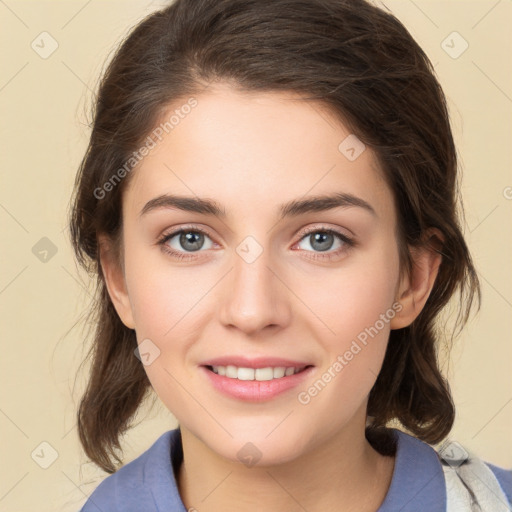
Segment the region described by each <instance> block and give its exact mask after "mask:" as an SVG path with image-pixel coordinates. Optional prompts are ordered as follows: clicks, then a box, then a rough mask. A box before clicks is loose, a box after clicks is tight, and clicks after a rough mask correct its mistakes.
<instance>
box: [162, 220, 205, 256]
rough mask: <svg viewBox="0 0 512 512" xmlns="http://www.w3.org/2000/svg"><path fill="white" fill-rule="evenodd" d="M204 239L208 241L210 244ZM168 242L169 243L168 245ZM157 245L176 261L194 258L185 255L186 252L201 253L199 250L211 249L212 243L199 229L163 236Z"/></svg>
mask: <svg viewBox="0 0 512 512" xmlns="http://www.w3.org/2000/svg"><path fill="white" fill-rule="evenodd" d="M205 239H208V240H210V244H208V243H206V247H205ZM168 242H170V243H168ZM158 244H160V245H162V248H163V250H164V251H165V252H167V253H169V254H171V255H172V256H173V257H176V258H178V259H184V258H185V259H187V258H194V255H193V254H190V255H187V252H191V253H194V252H201V251H200V250H201V249H211V248H212V246H213V243H212V242H211V239H210V237H209V236H208V234H207V233H206V232H205V231H203V230H201V229H197V228H194V229H186V228H185V229H183V228H181V229H180V230H177V231H174V232H172V233H168V234H166V235H164V236H163V237H162V238H161V239H160V240H159V241H158Z"/></svg>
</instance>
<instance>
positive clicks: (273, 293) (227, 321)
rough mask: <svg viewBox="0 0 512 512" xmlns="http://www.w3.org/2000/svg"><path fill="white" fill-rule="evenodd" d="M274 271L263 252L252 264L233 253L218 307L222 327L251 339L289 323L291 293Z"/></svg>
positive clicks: (266, 252) (274, 266) (278, 272)
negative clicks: (261, 332) (259, 333)
mask: <svg viewBox="0 0 512 512" xmlns="http://www.w3.org/2000/svg"><path fill="white" fill-rule="evenodd" d="M278 269H279V267H278V266H276V265H275V264H274V265H273V264H272V261H271V259H270V257H269V254H268V251H266V250H263V252H262V253H261V254H260V255H259V256H258V257H257V258H256V259H255V260H254V261H251V258H246V256H245V254H244V253H243V252H240V253H238V252H237V251H234V252H233V268H232V270H231V272H230V275H229V276H227V279H226V280H225V283H224V289H223V296H222V298H221V306H220V319H221V322H222V323H223V324H224V326H226V327H229V326H231V328H237V329H239V330H240V331H242V332H244V333H245V334H247V335H254V334H256V333H258V332H259V331H261V330H263V329H265V328H267V329H269V328H271V327H272V329H273V330H276V329H279V328H283V327H285V326H286V325H287V324H288V323H289V321H290V317H291V311H290V304H289V299H290V294H291V292H290V291H289V289H288V288H287V286H286V285H285V282H286V278H285V276H284V275H280V271H279V270H278Z"/></svg>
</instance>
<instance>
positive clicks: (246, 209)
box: [100, 84, 440, 512]
mask: <svg viewBox="0 0 512 512" xmlns="http://www.w3.org/2000/svg"><path fill="white" fill-rule="evenodd" d="M196 98H197V101H198V105H197V106H196V107H195V108H193V109H192V111H191V113H190V114H188V115H187V116H186V117H184V119H182V120H181V121H180V123H179V125H177V126H176V127H175V128H174V129H173V130H172V131H171V132H170V133H169V134H167V135H165V136H164V138H163V140H162V141H161V142H160V143H159V144H158V146H157V147H156V148H155V149H153V150H152V151H151V153H150V154H149V155H148V156H147V157H145V158H144V159H143V161H142V162H141V164H140V165H139V167H138V168H137V169H136V170H135V171H133V172H134V173H135V174H134V176H132V178H133V179H132V180H131V181H130V183H129V186H128V188H127V189H126V190H125V192H124V195H123V230H124V231H123V243H124V252H123V256H124V269H123V268H122V266H121V265H119V264H118V262H116V261H115V260H114V258H113V257H112V256H111V254H112V252H111V251H109V240H108V239H107V238H106V237H101V239H100V240H101V244H102V256H101V262H102V267H103V271H104V274H105V276H106V281H107V287H108V291H109V294H110V296H111V298H112V301H113V303H114V306H115V308H116V310H117V312H118V314H119V316H120V318H121V319H122V321H123V323H124V324H125V325H126V326H128V327H129V328H132V329H135V330H136V333H137V339H138V342H139V343H140V342H142V340H144V339H147V338H149V339H150V340H151V342H152V343H154V344H155V345H156V346H157V347H158V349H159V350H160V355H159V356H158V357H157V358H156V359H155V360H154V361H153V362H152V363H151V364H150V365H147V366H145V367H144V368H145V370H146V372H147V375H148V378H149V380H150V382H151V384H152V386H153V388H154V390H155V391H156V393H157V394H158V396H159V397H160V399H161V400H162V401H163V403H164V404H165V405H166V406H167V408H168V409H169V410H170V411H171V412H172V413H173V414H174V415H175V416H176V418H177V419H178V421H179V423H180V427H181V431H182V439H183V449H184V463H183V464H182V466H181V468H180V470H179V475H178V477H177V478H178V486H179V490H180V494H181V496H182V499H183V502H184V504H185V506H186V507H187V508H189V507H194V508H195V509H197V510H200V511H201V512H203V511H219V510H223V511H231V510H233V511H234V510H236V511H237V512H241V511H242V512H243V511H260V510H261V511H271V510H288V511H295V510H297V511H299V510H301V511H302V510H304V509H306V510H308V511H309V512H315V511H320V510H322V511H323V512H325V511H331V510H332V511H334V510H336V511H356V510H357V511H358V512H365V511H366V512H375V511H376V510H377V509H378V508H379V505H380V504H381V503H382V501H383V500H384V498H385V496H386V493H387V491H388V488H389V485H390V482H391V478H392V474H393V469H394V458H393V457H384V456H382V455H380V454H379V453H378V452H377V451H376V450H374V449H373V448H372V446H371V445H370V444H369V443H368V442H367V440H366V438H365V435H364V428H365V422H366V406H367V401H368V394H369V392H370V390H371V388H372V386H373V385H374V383H375V380H376V378H377V375H378V373H379V371H380V368H381V366H382V362H383V358H384V354H385V350H386V346H387V342H388V338H389V332H390V329H397V328H401V327H404V326H407V325H409V324H410V323H411V322H412V321H413V320H414V318H416V316H417V315H418V314H419V313H420V311H421V309H422V308H423V306H424V304H425V302H426V300H427V298H428V295H429V293H430V291H431V289H432V286H433V283H434V280H435V276H436V274H437V270H438V266H439V263H440V256H439V255H438V254H437V253H433V252H430V251H428V250H426V249H425V250H417V251H415V252H414V253H413V257H414V261H415V265H414V268H413V272H412V274H411V275H410V276H403V277H402V278H401V274H400V267H399V259H398V246H397V238H396V233H395V230H396V225H397V219H396V210H395V207H394V202H393V196H392V192H391V190H390V189H389V187H388V186H387V185H386V183H385V182H384V180H383V177H382V172H381V170H380V168H379V164H378V162H377V159H376V157H375V155H374V153H373V152H372V151H371V149H370V148H366V150H365V151H363V152H362V153H361V155H360V156H359V157H358V158H357V159H356V160H354V161H350V160H348V159H347V158H346V157H345V155H344V154H342V153H341V152H340V151H339V150H338V146H339V144H340V142H341V141H342V140H343V139H345V137H347V136H348V135H349V134H350V130H348V128H347V127H346V126H345V125H344V124H343V123H341V122H340V121H339V120H336V119H334V117H333V116H331V115H330V114H329V112H327V111H326V110H325V109H323V108H322V106H321V105H319V104H316V103H311V102H305V101H300V100H299V98H298V96H297V95H295V94H293V93H283V92H279V93H274V92H273V93H268V92H266V93H243V92H240V91H238V90H236V89H233V88H231V87H230V86H228V85H227V84H218V85H216V86H215V87H214V88H209V89H208V90H207V91H206V92H204V93H202V94H200V95H198V96H197V97H196ZM183 103H184V102H183ZM177 106H179V105H173V106H172V108H170V110H169V111H172V110H174V108H176V107H177ZM334 191H339V192H345V193H351V194H354V195H356V196H358V197H360V198H362V199H364V200H365V201H367V202H368V203H369V204H370V205H371V206H372V207H373V209H374V210H375V215H372V214H371V213H369V212H368V211H366V210H365V209H363V208H360V207H355V206H351V207H338V208H335V209H332V210H329V211H325V212H316V213H315V212H310V213H306V214H303V215H300V216H299V217H297V218H287V219H283V220H279V216H278V213H279V212H278V206H279V205H281V204H282V203H285V202H287V201H290V200H293V199H303V198H304V197H309V196H312V195H322V194H327V193H332V192H334ZM164 193H167V194H176V195H184V196H198V197H201V198H209V199H214V200H215V201H216V202H218V203H219V204H220V205H221V206H223V207H224V208H225V210H226V213H227V216H226V218H225V219H219V218H216V217H213V216H211V215H206V214H199V213H195V212H194V213H191V212H186V211H180V210H178V209H169V208H167V209H165V208H162V209H159V210H153V211H151V212H148V213H147V214H145V215H142V216H140V211H141V210H142V208H143V206H144V205H145V204H146V203H147V202H148V201H149V200H150V199H152V198H154V197H156V196H158V195H161V194H164ZM190 224H192V226H190ZM181 226H184V227H185V228H188V229H191V228H196V229H204V230H206V232H207V235H205V238H204V245H203V247H202V248H200V249H199V250H196V251H193V250H191V249H190V248H189V247H190V246H186V247H185V248H184V247H183V245H180V244H179V235H178V236H175V237H174V239H173V241H172V242H171V241H168V242H167V246H168V247H170V248H173V249H174V250H176V251H178V252H181V253H184V254H187V255H189V256H190V257H191V259H188V260H178V259H176V258H174V257H172V256H171V255H169V254H168V253H166V252H165V251H164V250H163V249H162V247H163V246H162V245H158V243H157V242H158V240H159V239H160V238H161V237H162V235H165V234H166V233H170V232H171V231H172V230H174V229H179V228H180V227H181ZM304 228H307V229H309V228H311V229H312V230H313V229H317V231H320V232H323V231H322V228H330V229H335V230H338V231H339V232H340V233H342V234H345V235H347V236H351V237H352V238H353V239H354V240H355V241H356V245H355V246H353V247H349V246H347V245H346V244H344V243H343V242H341V241H339V240H337V239H336V238H334V239H333V241H332V248H330V249H328V250H327V251H323V252H322V251H320V250H318V249H315V245H314V240H312V236H311V233H309V236H308V235H301V230H303V229H304ZM317 231H312V232H313V233H315V232H317ZM247 236H252V237H253V238H254V239H255V240H256V241H257V242H258V244H259V245H260V246H261V248H262V251H263V252H262V253H261V255H260V256H259V257H258V258H257V259H256V260H255V261H254V262H252V263H250V264H249V263H247V262H246V261H245V260H244V259H243V258H242V257H240V256H239V254H238V253H237V252H236V249H237V247H238V246H239V245H240V243H241V242H242V241H243V240H244V239H245V238H246V237H247ZM329 252H330V253H331V255H333V257H332V259H331V260H328V259H323V260H321V259H315V256H318V255H322V254H326V253H329ZM336 252H338V255H335V253H336ZM397 301H398V302H399V304H400V306H401V311H400V312H399V313H397V314H396V315H395V316H394V317H393V318H392V319H391V320H390V321H389V322H388V323H386V324H385V326H384V328H382V329H381V330H380V331H379V333H378V335H376V336H375V337H373V338H372V339H370V341H369V343H368V344H367V345H366V346H365V347H364V348H363V349H362V350H361V351H360V352H359V353H358V354H357V356H356V357H354V358H353V359H352V360H351V361H350V362H349V364H347V365H346V366H345V367H344V368H343V370H342V371H341V372H338V373H337V374H336V376H335V377H334V378H333V379H332V380H331V381H330V382H329V383H328V385H326V386H325V388H324V389H323V390H322V391H321V392H320V393H318V394H317V395H316V396H315V397H314V398H312V399H311V401H310V402H309V403H308V404H307V405H303V404H301V403H300V402H299V401H298V399H297V395H298V393H299V392H300V391H304V390H307V388H308V387H309V386H311V385H312V384H313V383H314V382H315V381H316V380H317V379H318V378H319V377H320V376H321V375H322V374H323V372H325V371H327V369H328V368H329V367H332V364H333V363H334V362H335V361H336V359H337V357H338V355H340V354H344V353H345V352H346V351H347V350H348V349H349V347H350V346H351V343H352V341H353V340H354V339H356V337H357V335H358V334H359V333H360V332H361V331H363V330H364V329H365V328H366V327H369V326H373V325H374V324H375V322H376V321H377V320H378V319H379V315H381V314H384V313H385V312H386V311H388V310H390V308H392V305H393V304H394V303H395V304H396V303H397ZM224 355H245V356H254V357H255V356H261V355H268V356H276V357H285V358H291V359H299V360H303V361H309V362H310V363H311V364H314V365H315V371H314V374H312V375H311V377H310V378H308V380H307V381H306V382H305V383H304V385H301V386H299V388H297V389H292V390H289V391H286V392H285V393H283V394H281V395H278V396H277V397H275V398H273V399H271V400H268V401H265V402H263V403H258V404H255V403H251V402H243V401H241V400H237V399H234V398H230V397H226V396H224V395H221V394H220V393H219V392H218V391H217V390H215V389H214V388H213V387H212V386H211V385H210V383H209V381H208V379H206V378H205V376H204V375H203V373H202V371H200V370H199V366H200V365H201V363H202V362H204V361H206V360H207V359H210V358H213V357H217V356H224ZM247 442H251V443H253V444H254V445H255V446H256V447H257V448H258V449H259V451H260V452H261V459H260V460H259V461H258V463H257V464H256V465H254V466H251V467H247V466H246V465H244V464H243V463H242V462H241V461H240V460H239V459H238V457H237V452H238V451H239V450H240V449H241V448H242V447H243V446H244V445H245V444H246V443H247Z"/></svg>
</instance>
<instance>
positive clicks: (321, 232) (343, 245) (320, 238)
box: [297, 227, 355, 259]
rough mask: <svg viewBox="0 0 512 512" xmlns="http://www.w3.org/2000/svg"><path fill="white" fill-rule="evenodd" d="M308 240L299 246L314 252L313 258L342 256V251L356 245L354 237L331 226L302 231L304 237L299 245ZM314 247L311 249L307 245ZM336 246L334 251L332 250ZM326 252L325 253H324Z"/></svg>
mask: <svg viewBox="0 0 512 512" xmlns="http://www.w3.org/2000/svg"><path fill="white" fill-rule="evenodd" d="M304 242H306V243H305V244H304V245H305V247H299V248H300V249H303V250H306V252H313V255H312V257H313V259H323V258H326V259H332V258H333V257H337V256H340V255H341V254H342V253H344V252H347V251H348V250H349V249H350V248H352V247H354V246H355V242H354V240H353V239H351V238H349V237H348V236H347V235H345V234H343V233H340V232H339V231H336V230H334V229H330V228H318V227H317V228H314V229H310V230H309V231H306V232H305V233H304V232H303V233H302V238H301V240H300V241H299V242H298V244H297V245H298V246H300V244H301V243H304ZM308 246H309V247H310V248H312V249H313V251H309V250H308V249H307V247H308ZM333 246H334V249H335V250H334V251H331V249H333ZM322 253H325V254H322Z"/></svg>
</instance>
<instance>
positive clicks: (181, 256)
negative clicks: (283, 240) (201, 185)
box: [157, 226, 356, 260]
mask: <svg viewBox="0 0 512 512" xmlns="http://www.w3.org/2000/svg"><path fill="white" fill-rule="evenodd" d="M181 233H201V234H203V235H206V236H208V237H209V238H212V237H211V236H210V235H209V233H208V232H207V231H204V230H203V229H198V228H196V227H193V226H190V227H182V228H180V229H178V230H176V231H173V232H171V233H166V234H165V235H163V236H162V238H160V239H159V240H158V242H157V244H158V245H161V246H162V250H163V251H164V252H166V253H167V254H169V255H171V256H172V257H173V258H176V259H178V260H191V259H196V257H195V256H194V254H195V252H203V251H194V252H191V253H186V252H180V251H175V250H173V249H170V248H169V246H168V245H166V244H167V242H168V241H169V240H171V239H172V238H174V237H175V236H176V235H179V234H181ZM313 233H324V234H329V235H334V236H335V237H336V238H338V240H340V241H341V242H343V244H344V246H342V247H341V248H339V249H338V250H336V251H334V252H326V253H325V254H322V253H321V252H314V254H315V256H314V257H310V258H311V259H313V260H332V259H333V258H336V257H337V256H339V255H341V253H343V252H344V251H348V250H350V249H352V248H353V247H355V246H356V242H355V240H353V239H352V238H349V237H348V236H347V235H345V234H343V233H340V232H339V231H336V230H335V229H331V228H324V227H322V226H321V227H316V228H313V229H309V230H305V231H303V232H301V233H300V238H299V241H298V242H296V243H299V242H301V241H302V240H303V239H304V238H306V237H307V236H308V235H311V234H313ZM294 245H295V244H294ZM306 252H312V251H306Z"/></svg>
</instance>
